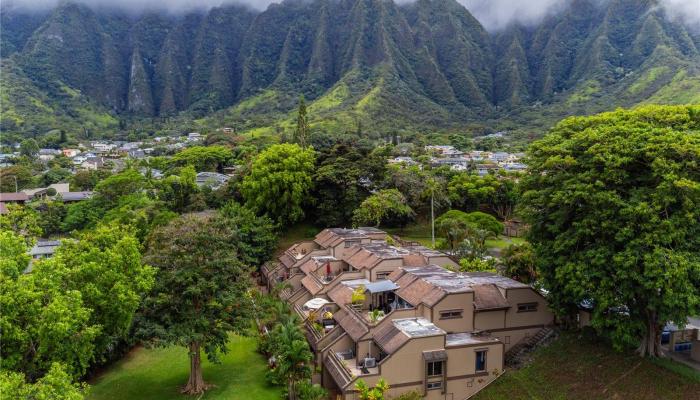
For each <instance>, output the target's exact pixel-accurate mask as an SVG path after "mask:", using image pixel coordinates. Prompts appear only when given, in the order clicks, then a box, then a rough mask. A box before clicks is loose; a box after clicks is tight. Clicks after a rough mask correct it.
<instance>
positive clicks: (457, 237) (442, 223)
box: [435, 215, 469, 252]
mask: <svg viewBox="0 0 700 400" xmlns="http://www.w3.org/2000/svg"><path fill="white" fill-rule="evenodd" d="M443 216H444V215H443ZM443 216H441V217H440V218H438V219H437V221H435V227H436V229H437V232H438V235H440V236H442V237H444V238H445V240H446V241H447V244H448V245H449V247H450V251H452V252H454V250H455V248H456V247H457V246H458V245H459V243H461V242H462V241H463V240H464V239H466V238H467V235H468V233H469V225H468V224H467V223H466V222H465V221H463V220H462V219H460V218H443Z"/></svg>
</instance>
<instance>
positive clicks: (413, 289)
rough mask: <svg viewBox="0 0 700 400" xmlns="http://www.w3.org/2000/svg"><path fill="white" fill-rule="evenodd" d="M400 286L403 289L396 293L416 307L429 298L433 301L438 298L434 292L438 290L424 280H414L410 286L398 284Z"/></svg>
mask: <svg viewBox="0 0 700 400" xmlns="http://www.w3.org/2000/svg"><path fill="white" fill-rule="evenodd" d="M398 285H399V286H400V287H401V288H400V289H399V290H398V291H397V292H396V293H397V294H398V295H399V296H401V298H403V299H404V300H406V301H407V302H409V303H411V304H412V305H414V306H416V305H418V304H420V303H421V302H424V301H425V300H426V299H427V298H430V299H433V298H434V297H435V296H436V295H435V294H433V293H432V292H433V291H434V290H436V289H437V288H436V287H435V286H434V285H432V284H431V283H430V282H426V281H424V280H422V279H414V280H413V281H412V282H411V283H410V284H408V285H402V284H401V283H398Z"/></svg>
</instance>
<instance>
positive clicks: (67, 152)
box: [61, 149, 80, 158]
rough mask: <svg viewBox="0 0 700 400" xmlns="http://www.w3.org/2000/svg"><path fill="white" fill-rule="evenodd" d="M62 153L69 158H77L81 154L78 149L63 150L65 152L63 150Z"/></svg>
mask: <svg viewBox="0 0 700 400" xmlns="http://www.w3.org/2000/svg"><path fill="white" fill-rule="evenodd" d="M61 152H62V153H63V155H64V156H66V157H68V158H73V157H75V156H77V155H78V154H80V150H78V149H63V150H61Z"/></svg>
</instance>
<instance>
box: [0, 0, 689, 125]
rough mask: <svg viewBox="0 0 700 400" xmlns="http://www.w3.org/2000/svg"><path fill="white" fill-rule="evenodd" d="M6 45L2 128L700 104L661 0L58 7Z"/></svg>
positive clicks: (24, 18)
mask: <svg viewBox="0 0 700 400" xmlns="http://www.w3.org/2000/svg"><path fill="white" fill-rule="evenodd" d="M1 47H2V53H1V55H2V58H3V66H4V67H5V68H3V72H5V70H7V71H9V72H10V73H3V74H2V75H3V76H2V77H0V85H2V87H3V88H4V89H6V90H4V92H5V93H4V95H3V97H2V103H3V104H2V106H3V109H4V110H6V115H5V118H3V120H4V121H3V122H2V124H0V128H1V129H3V130H5V131H23V130H27V129H30V128H31V129H41V128H48V127H50V126H51V125H54V124H55V122H51V118H49V117H46V116H44V117H42V118H41V119H40V120H37V118H35V116H36V115H37V111H38V110H44V111H39V113H42V112H43V113H52V114H53V115H54V116H56V118H57V119H58V120H60V121H65V120H69V119H71V118H73V119H75V120H76V121H78V119H79V118H80V117H81V114H80V113H79V112H77V111H76V110H77V109H76V107H78V106H76V104H79V105H80V107H79V108H81V109H83V110H85V109H86V107H87V108H89V109H90V110H92V111H94V112H96V113H98V114H100V113H101V114H100V115H102V114H104V116H103V117H94V116H93V117H92V119H93V120H95V122H94V123H95V127H99V128H102V129H116V128H115V121H116V120H117V119H124V118H129V119H135V118H144V117H156V116H158V117H167V116H174V115H179V116H180V117H183V116H185V117H187V118H202V117H207V116H210V117H209V119H208V120H209V121H211V120H212V119H215V120H216V121H225V122H227V123H233V124H237V126H240V127H242V128H253V127H259V126H273V125H276V126H277V129H284V128H285V127H286V126H287V125H288V124H289V120H288V112H289V111H290V110H292V109H293V108H294V105H295V102H296V99H297V97H298V96H299V95H300V94H303V95H304V96H305V97H307V99H309V101H310V103H311V104H310V112H311V115H312V119H313V121H314V123H315V124H316V125H317V126H319V127H327V128H329V129H330V128H336V127H339V126H346V128H347V126H354V125H355V124H358V121H360V120H361V121H363V124H365V125H364V126H365V129H373V130H376V131H382V132H383V131H392V130H402V129H414V130H415V129H421V128H456V127H460V126H463V125H464V124H467V123H469V122H470V121H475V120H477V119H478V120H484V119H486V120H497V119H498V118H501V117H502V116H504V115H509V116H510V117H513V118H514V119H515V120H517V119H518V118H521V119H523V120H524V119H527V118H526V116H528V115H531V114H532V113H533V112H539V111H533V110H546V113H549V114H552V115H565V114H567V113H572V112H574V113H587V112H594V111H598V110H600V109H604V108H610V107H613V106H617V105H623V106H627V105H632V104H636V103H639V102H644V101H658V102H676V101H677V102H685V101H700V78H698V76H699V75H700V72H699V71H698V69H699V66H700V51H699V49H700V35H698V34H697V33H693V31H692V30H690V29H688V28H687V27H686V26H684V25H683V24H682V23H680V22H677V21H672V20H670V19H669V18H667V17H666V16H665V15H664V11H663V9H662V8H659V7H657V4H656V1H655V0H642V1H640V0H609V1H607V2H604V3H603V5H601V4H600V2H599V1H597V0H573V1H572V2H571V3H570V5H569V7H568V8H567V9H566V10H563V11H561V12H559V13H557V14H556V15H553V16H550V17H548V18H546V19H545V20H544V21H542V22H541V23H540V24H538V25H537V26H534V27H533V26H518V25H511V26H509V27H507V28H505V29H503V30H501V31H499V32H495V33H491V34H490V33H489V32H487V31H486V30H485V29H484V28H483V27H482V26H481V24H480V23H479V21H477V20H476V19H475V18H474V17H473V16H472V15H471V14H470V13H469V12H468V11H467V10H466V9H465V8H464V7H463V6H462V5H460V4H459V3H457V2H456V1H455V0H417V1H415V2H412V3H409V4H404V5H397V4H395V3H394V2H392V1H390V0H310V1H306V0H303V1H302V0H286V1H284V2H282V3H281V4H273V5H271V6H270V7H269V8H268V9H267V10H265V11H263V12H256V11H253V10H251V9H248V8H245V7H241V6H224V7H219V8H214V9H211V10H209V11H206V12H204V11H202V12H192V13H188V14H184V15H182V14H180V15H172V14H164V13H154V12H151V13H145V14H141V15H136V16H135V15H130V14H126V13H119V12H116V11H110V12H107V11H95V10H93V9H91V8H89V7H87V6H84V5H79V4H72V3H62V4H61V5H60V6H58V7H57V8H56V9H54V10H52V11H51V12H48V13H40V14H37V13H26V12H21V11H18V10H12V9H5V10H3V13H2V43H1ZM18 85H19V86H20V87H17V86H18ZM22 87H26V90H22ZM29 93H34V94H35V96H34V97H36V98H39V97H40V98H41V103H42V104H43V105H44V107H43V108H42V107H38V106H36V101H34V102H33V101H30V100H27V95H28V94H29ZM69 100H70V101H69ZM82 116H83V117H84V116H85V113H83V115H82ZM59 117H60V118H59ZM204 121H207V119H205V120H204ZM78 123H80V122H78Z"/></svg>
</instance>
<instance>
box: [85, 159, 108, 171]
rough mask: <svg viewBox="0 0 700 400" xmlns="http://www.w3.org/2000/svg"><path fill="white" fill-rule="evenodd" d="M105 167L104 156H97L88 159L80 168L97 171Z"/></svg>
mask: <svg viewBox="0 0 700 400" xmlns="http://www.w3.org/2000/svg"><path fill="white" fill-rule="evenodd" d="M104 165H105V159H104V157H102V156H95V157H87V158H86V159H85V161H83V162H82V163H81V164H80V166H81V167H82V168H85V169H92V170H96V169H99V168H102V167H104Z"/></svg>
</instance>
